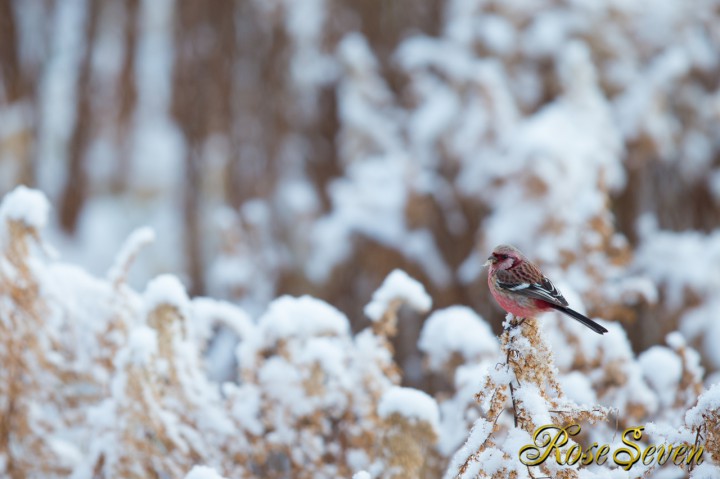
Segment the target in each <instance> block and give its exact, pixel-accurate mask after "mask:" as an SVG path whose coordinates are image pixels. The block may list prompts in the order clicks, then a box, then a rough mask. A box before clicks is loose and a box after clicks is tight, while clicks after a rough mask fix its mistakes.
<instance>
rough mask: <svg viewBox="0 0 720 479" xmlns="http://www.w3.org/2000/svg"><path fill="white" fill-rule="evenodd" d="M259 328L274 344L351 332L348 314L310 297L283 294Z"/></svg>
mask: <svg viewBox="0 0 720 479" xmlns="http://www.w3.org/2000/svg"><path fill="white" fill-rule="evenodd" d="M258 327H259V328H260V331H261V333H262V334H263V336H264V338H265V341H267V342H268V343H270V344H272V343H276V342H278V341H281V340H284V339H290V338H297V339H308V338H311V337H314V336H324V335H327V336H346V335H348V334H349V332H350V324H349V322H348V319H347V318H346V317H345V315H344V314H342V313H341V312H340V311H338V310H337V309H335V308H334V307H332V306H330V305H329V304H327V303H325V302H324V301H320V300H319V299H315V298H312V297H310V296H301V297H299V298H296V297H292V296H281V297H280V298H278V299H276V300H274V301H273V302H272V303H270V306H268V309H267V312H266V313H265V314H264V315H263V316H261V317H260V319H259V320H258Z"/></svg>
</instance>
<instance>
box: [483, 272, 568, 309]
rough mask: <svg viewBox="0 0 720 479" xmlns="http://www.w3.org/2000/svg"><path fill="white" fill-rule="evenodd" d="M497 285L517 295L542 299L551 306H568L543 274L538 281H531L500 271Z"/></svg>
mask: <svg viewBox="0 0 720 479" xmlns="http://www.w3.org/2000/svg"><path fill="white" fill-rule="evenodd" d="M496 284H497V285H498V287H499V288H501V289H504V290H506V291H510V292H513V293H516V294H520V295H523V296H527V297H530V298H535V299H542V300H543V301H547V302H548V303H551V304H556V305H559V306H567V305H568V302H567V300H566V299H565V298H564V297H563V295H562V294H561V293H560V291H558V290H557V288H556V287H555V285H554V284H552V281H550V280H549V279H547V278H546V277H545V276H543V275H542V274H541V275H540V279H539V280H538V281H534V282H533V281H531V280H529V279H528V278H527V277H520V276H518V275H517V274H513V272H511V271H505V270H500V271H498V272H497V280H496Z"/></svg>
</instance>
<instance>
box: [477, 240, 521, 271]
mask: <svg viewBox="0 0 720 479" xmlns="http://www.w3.org/2000/svg"><path fill="white" fill-rule="evenodd" d="M523 258H524V257H523V254H522V253H521V252H520V250H518V249H517V248H515V247H514V246H510V245H506V244H501V245H499V246H496V247H495V249H494V250H493V252H492V254H491V255H490V256H489V257H488V259H487V261H486V262H485V265H484V266H490V270H491V271H498V270H502V269H510V268H512V267H513V266H515V265H517V264H518V263H520V262H522V261H523Z"/></svg>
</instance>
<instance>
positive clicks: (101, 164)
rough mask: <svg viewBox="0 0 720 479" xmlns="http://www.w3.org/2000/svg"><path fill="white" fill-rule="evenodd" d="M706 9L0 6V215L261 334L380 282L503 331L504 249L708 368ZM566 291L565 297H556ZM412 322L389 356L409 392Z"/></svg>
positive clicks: (640, 335)
mask: <svg viewBox="0 0 720 479" xmlns="http://www.w3.org/2000/svg"><path fill="white" fill-rule="evenodd" d="M719 23H720V2H718V1H716V0H701V1H698V2H684V1H680V0H678V1H665V2H651V1H647V0H632V1H615V0H604V1H599V2H590V1H582V0H567V1H561V0H542V1H537V2H526V1H520V0H512V1H499V0H498V1H493V0H483V1H473V0H452V1H449V2H442V1H438V0H429V1H424V2H417V1H412V0H392V1H391V0H386V1H374V2H369V1H350V0H338V1H326V0H303V1H292V0H258V1H253V0H236V1H230V0H227V1H221V0H207V1H203V2H197V1H176V2H175V1H172V0H104V1H91V0H63V1H51V0H29V1H26V0H16V1H12V0H2V1H0V194H4V193H6V192H8V191H10V190H12V189H13V188H14V187H15V186H16V185H19V184H25V185H28V186H31V187H35V188H38V189H40V190H41V191H43V192H44V193H45V194H46V195H47V196H48V197H49V198H50V201H51V203H52V204H53V205H54V208H53V210H52V215H53V217H52V220H51V225H50V229H49V231H48V233H47V234H48V235H49V237H50V241H49V242H50V243H51V244H53V245H54V246H55V247H56V248H57V249H58V250H59V251H60V253H61V255H62V257H63V258H64V259H66V260H68V261H71V262H74V263H78V264H80V265H82V266H83V267H84V268H86V269H87V270H89V271H90V272H92V273H94V274H97V275H102V274H103V273H104V271H106V270H107V269H108V268H109V267H110V266H111V264H112V260H113V257H114V255H115V252H117V251H118V250H119V248H120V246H121V244H122V243H123V241H124V239H125V238H126V237H127V236H128V235H129V234H130V232H131V231H133V230H134V229H135V228H137V227H139V226H143V225H149V226H151V227H153V228H154V229H155V231H156V235H157V242H156V244H155V245H154V246H152V247H151V248H150V250H149V251H150V252H149V253H144V254H143V257H142V259H141V260H140V261H138V263H137V265H136V266H135V267H133V271H132V275H131V280H130V283H131V284H133V285H135V286H136V287H142V286H143V285H144V284H146V283H147V281H148V280H149V279H150V278H151V277H153V276H155V275H157V274H158V273H163V272H172V273H175V274H179V275H180V277H181V279H182V280H183V283H184V284H185V285H186V287H187V288H188V290H189V292H190V293H191V294H192V295H208V296H212V297H215V298H224V299H228V300H231V301H233V302H236V303H238V304H240V305H242V306H243V308H245V310H246V311H248V312H250V313H251V315H257V314H259V313H260V312H262V311H263V310H264V308H265V307H266V305H267V304H268V302H269V301H270V300H271V299H272V298H274V297H276V296H279V295H281V294H284V293H289V294H293V295H298V294H305V293H307V294H311V295H313V296H315V297H318V298H321V299H324V300H326V301H328V302H329V303H331V304H333V305H335V306H336V307H338V308H339V309H340V310H342V311H344V312H345V313H347V314H348V316H349V317H350V318H351V321H352V326H353V329H354V330H359V329H360V328H361V327H362V326H363V322H364V319H363V317H362V307H363V305H364V304H366V303H367V301H368V300H369V298H370V296H371V294H372V291H373V290H375V289H376V288H377V287H378V285H379V284H380V283H381V282H382V280H383V279H384V278H385V277H386V276H387V274H388V273H389V272H390V271H392V270H393V269H395V268H402V269H404V270H405V271H407V272H408V273H409V274H410V275H411V276H413V277H415V278H417V279H418V280H420V281H421V282H422V284H423V285H424V286H425V287H426V288H427V290H428V291H429V293H430V295H431V296H432V298H433V299H434V304H435V307H444V306H448V305H452V304H464V305H469V306H471V307H472V308H473V309H474V310H476V311H477V312H479V313H480V314H482V315H483V317H485V318H487V319H488V320H489V321H490V323H491V324H492V325H493V327H494V328H495V330H496V331H499V325H500V321H501V319H502V314H501V312H500V311H499V310H498V309H497V308H496V307H495V305H494V303H492V301H491V300H490V299H489V296H488V292H487V287H486V285H485V274H484V272H483V271H482V270H481V267H480V265H481V263H482V261H483V260H484V258H485V257H486V256H487V253H488V252H489V251H490V250H491V248H492V246H494V244H496V243H500V242H507V243H514V244H515V245H516V246H518V247H520V248H521V249H522V250H524V251H525V252H526V253H527V254H528V255H529V256H530V257H531V258H534V259H536V260H537V261H539V262H540V263H541V264H543V265H544V266H545V267H546V268H548V275H549V276H550V277H551V278H554V279H556V280H557V282H558V285H559V287H560V289H561V290H564V291H565V290H569V291H570V293H569V294H568V296H570V295H572V297H573V298H576V301H580V298H581V299H582V302H583V303H584V304H585V306H586V307H587V309H588V311H589V312H590V313H591V314H593V315H595V316H598V317H602V318H604V319H607V320H608V321H619V322H622V324H623V326H624V327H625V329H626V330H627V331H628V336H629V338H630V340H631V342H632V345H633V347H634V349H635V351H636V352H640V351H643V350H645V349H647V348H648V347H650V346H651V345H654V344H662V343H663V341H664V338H665V335H666V334H667V333H669V332H671V331H674V330H678V329H679V330H681V332H682V333H683V335H684V336H685V337H686V338H687V339H688V341H690V343H691V344H693V345H694V346H696V347H697V348H698V349H699V351H700V353H701V356H702V361H703V365H704V366H705V367H706V368H707V371H708V373H712V372H714V371H718V369H719V368H720V355H718V353H717V347H716V346H715V347H714V349H713V345H717V343H718V341H720V321H718V316H719V315H720V296H718V295H717V290H718V286H720V229H719V228H720V29H718V28H717V25H718V24H719ZM575 293H577V295H575ZM419 319H420V317H419V316H417V315H415V314H414V313H411V312H403V314H402V315H401V323H400V334H399V335H398V337H397V338H395V347H396V360H397V361H398V363H399V364H400V366H401V367H402V369H403V370H404V372H405V376H404V381H405V382H406V383H408V384H410V385H414V386H420V387H423V388H425V389H428V390H432V389H433V388H434V387H435V386H432V385H431V384H430V383H428V382H427V381H429V379H428V378H427V377H425V376H423V374H422V372H421V368H420V363H421V357H420V354H419V352H418V350H417V347H416V343H417V338H418V335H419V332H420V328H421V321H420V320H419Z"/></svg>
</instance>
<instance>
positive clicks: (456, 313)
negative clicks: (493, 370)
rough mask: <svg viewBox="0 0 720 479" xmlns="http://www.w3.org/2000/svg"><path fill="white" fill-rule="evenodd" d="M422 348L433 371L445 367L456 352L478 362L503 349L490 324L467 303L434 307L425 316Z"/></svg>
mask: <svg viewBox="0 0 720 479" xmlns="http://www.w3.org/2000/svg"><path fill="white" fill-rule="evenodd" d="M418 348H419V349H420V351H422V352H423V353H425V354H426V355H427V359H428V367H429V368H430V370H431V371H441V370H442V368H443V366H444V365H445V364H447V362H448V361H449V360H450V359H451V358H452V356H453V354H459V355H460V356H461V357H462V359H463V360H464V362H474V361H478V360H479V359H481V358H483V357H493V356H494V355H496V354H497V353H498V352H499V345H498V341H497V338H496V337H495V335H494V334H493V332H492V330H491V329H490V326H489V325H488V324H487V322H485V320H484V319H483V318H482V317H480V316H478V315H477V314H476V313H475V312H474V311H473V310H472V309H470V308H468V307H467V306H450V307H448V308H445V309H440V310H437V311H434V312H433V313H432V314H431V315H430V316H429V317H428V318H427V319H426V320H425V324H424V325H423V328H422V330H421V332H420V339H419V341H418Z"/></svg>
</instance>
